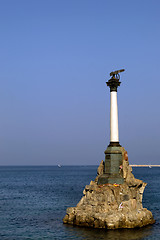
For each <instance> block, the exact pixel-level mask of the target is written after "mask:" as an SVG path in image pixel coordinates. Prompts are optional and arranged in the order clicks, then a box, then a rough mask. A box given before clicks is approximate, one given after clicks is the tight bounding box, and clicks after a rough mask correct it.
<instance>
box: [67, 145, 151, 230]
mask: <svg viewBox="0 0 160 240" xmlns="http://www.w3.org/2000/svg"><path fill="white" fill-rule="evenodd" d="M121 150H122V157H123V165H122V166H120V171H122V174H123V178H124V183H123V184H116V183H115V184H103V185H98V184H97V181H98V177H99V176H101V174H103V171H104V163H103V161H101V163H100V166H99V167H98V170H97V174H98V175H97V177H96V179H95V181H91V182H90V185H87V186H86V187H85V189H84V191H83V194H84V196H83V197H82V198H81V200H80V202H79V203H78V204H77V206H76V207H71V208H68V209H67V212H66V216H65V217H64V219H63V223H65V224H72V225H78V226H84V227H93V228H108V229H117V228H134V227H143V226H146V225H148V224H153V223H154V222H155V220H154V218H153V215H152V213H151V212H150V211H149V210H147V209H146V208H143V206H142V197H143V192H144V189H145V186H146V185H147V184H146V183H144V182H143V181H142V180H139V179H136V178H135V177H134V175H133V174H132V168H131V167H130V166H129V162H128V155H127V152H126V151H125V149H124V148H121Z"/></svg>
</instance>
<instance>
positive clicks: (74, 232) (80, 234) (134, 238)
mask: <svg viewBox="0 0 160 240" xmlns="http://www.w3.org/2000/svg"><path fill="white" fill-rule="evenodd" d="M64 226H65V231H66V234H67V235H68V237H69V239H78V240H82V239H85V240H95V239H98V240H142V239H144V238H146V237H149V236H150V235H151V234H152V229H153V227H152V226H151V225H150V226H147V227H144V228H136V229H117V230H105V229H92V228H83V227H77V226H70V225H64ZM149 239H150V238H149Z"/></svg>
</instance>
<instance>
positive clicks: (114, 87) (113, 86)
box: [106, 77, 121, 92]
mask: <svg viewBox="0 0 160 240" xmlns="http://www.w3.org/2000/svg"><path fill="white" fill-rule="evenodd" d="M106 84H107V86H108V87H110V92H113V91H115V92H117V88H118V87H119V86H120V84H121V82H120V81H119V79H117V78H115V77H112V78H111V79H109V80H108V82H106Z"/></svg>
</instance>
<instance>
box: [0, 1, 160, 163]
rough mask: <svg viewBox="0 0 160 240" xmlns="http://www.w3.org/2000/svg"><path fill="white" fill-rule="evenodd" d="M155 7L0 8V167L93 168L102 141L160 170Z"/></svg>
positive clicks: (4, 4) (28, 4)
mask: <svg viewBox="0 0 160 240" xmlns="http://www.w3.org/2000/svg"><path fill="white" fill-rule="evenodd" d="M159 11H160V1H159V0H152V1H150V0H141V1H139V0H134V1H128V0H121V1H119V0H112V1H109V0H101V1H98V0H34V1H33V0H23V1H21V0H14V1H13V0H1V1H0V165H57V164H61V165H98V164H99V163H100V162H101V160H102V159H103V160H104V158H105V156H104V151H105V149H106V148H107V146H108V144H109V141H110V92H109V88H108V87H107V86H106V81H108V80H109V78H110V76H109V73H110V72H111V71H114V70H117V69H121V68H124V69H125V72H123V73H121V82H122V83H121V86H120V87H119V88H118V111H119V136H120V144H121V145H122V146H123V147H124V148H125V149H126V150H127V152H128V156H129V162H130V163H131V164H160V151H159V145H160V107H159V103H160V73H159V71H160V31H159V29H160V14H159Z"/></svg>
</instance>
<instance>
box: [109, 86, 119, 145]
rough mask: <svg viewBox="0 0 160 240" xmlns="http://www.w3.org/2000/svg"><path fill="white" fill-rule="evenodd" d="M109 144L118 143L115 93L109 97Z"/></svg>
mask: <svg viewBox="0 0 160 240" xmlns="http://www.w3.org/2000/svg"><path fill="white" fill-rule="evenodd" d="M110 142H119V132H118V105H117V92H116V91H112V92H111V96H110Z"/></svg>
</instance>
